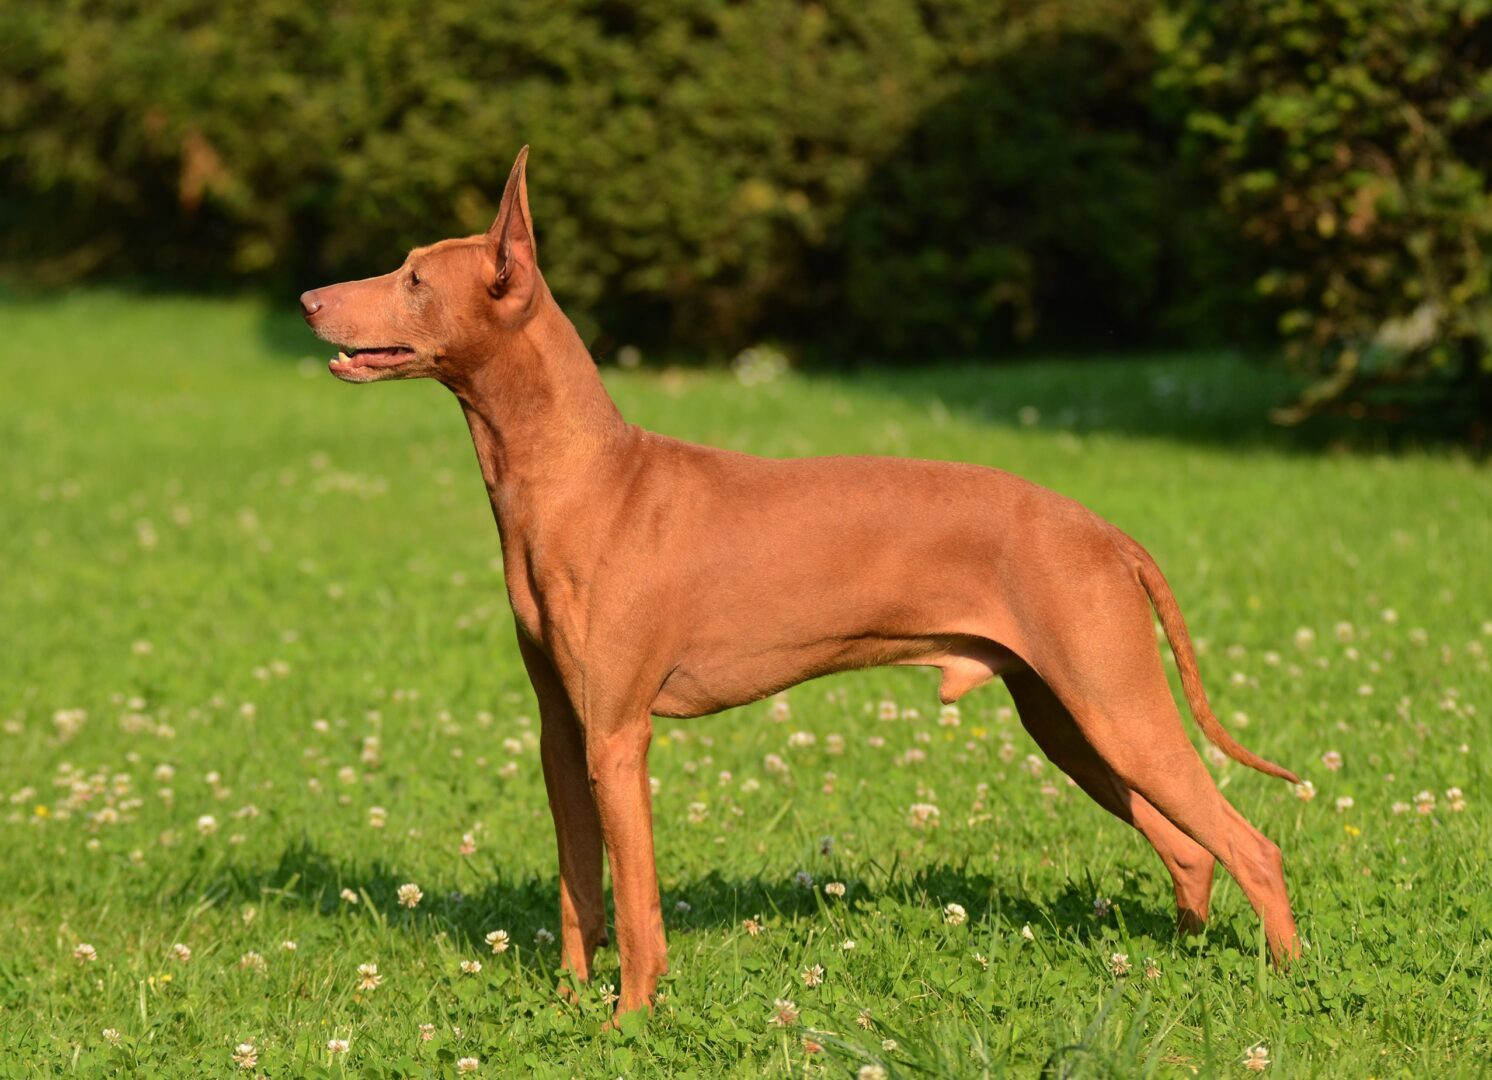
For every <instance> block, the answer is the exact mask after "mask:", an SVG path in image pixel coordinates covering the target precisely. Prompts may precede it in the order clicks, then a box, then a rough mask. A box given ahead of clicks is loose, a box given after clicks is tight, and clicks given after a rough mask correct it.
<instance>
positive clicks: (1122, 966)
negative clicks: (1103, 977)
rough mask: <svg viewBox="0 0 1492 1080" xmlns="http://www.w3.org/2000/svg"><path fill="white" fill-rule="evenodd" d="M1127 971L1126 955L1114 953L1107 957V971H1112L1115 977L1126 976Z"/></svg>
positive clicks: (1127, 956) (1127, 957) (1127, 959)
mask: <svg viewBox="0 0 1492 1080" xmlns="http://www.w3.org/2000/svg"><path fill="white" fill-rule="evenodd" d="M1129 969H1130V963H1129V954H1128V953H1122V952H1116V953H1114V954H1113V955H1112V956H1110V957H1109V970H1110V971H1112V972H1113V973H1114V974H1115V975H1118V976H1120V977H1123V976H1125V975H1128V974H1129Z"/></svg>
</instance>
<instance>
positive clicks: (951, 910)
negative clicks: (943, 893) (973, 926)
mask: <svg viewBox="0 0 1492 1080" xmlns="http://www.w3.org/2000/svg"><path fill="white" fill-rule="evenodd" d="M968 918H969V913H968V912H967V911H965V910H964V906H963V905H962V904H944V905H943V920H944V921H945V922H946V923H948V925H949V926H962V925H963V924H964V923H965V922H967V921H968Z"/></svg>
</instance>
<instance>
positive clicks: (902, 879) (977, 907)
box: [172, 842, 1247, 966]
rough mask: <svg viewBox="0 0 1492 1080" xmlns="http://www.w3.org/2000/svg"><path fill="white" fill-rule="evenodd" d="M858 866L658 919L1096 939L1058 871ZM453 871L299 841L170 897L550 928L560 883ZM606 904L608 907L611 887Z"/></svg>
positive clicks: (749, 888)
mask: <svg viewBox="0 0 1492 1080" xmlns="http://www.w3.org/2000/svg"><path fill="white" fill-rule="evenodd" d="M867 869H868V870H870V871H871V873H872V875H873V876H874V878H876V879H877V880H875V881H867V880H866V879H865V878H861V877H856V876H854V875H849V876H846V877H845V878H844V879H843V880H844V884H845V886H846V894H845V897H844V899H843V900H832V901H831V900H828V899H827V898H826V897H825V896H824V894H823V892H822V888H821V887H820V888H812V889H809V888H804V887H802V886H800V885H798V884H797V883H796V882H794V881H791V880H789V881H781V882H779V881H768V880H765V879H762V878H759V877H753V878H745V879H732V878H728V877H725V876H723V875H721V874H720V873H718V872H716V871H711V872H710V873H708V874H705V875H704V876H702V877H699V878H696V879H694V880H692V881H687V882H683V883H680V884H678V885H676V886H675V887H673V888H666V889H664V890H663V909H664V921H665V924H666V926H667V928H668V929H669V931H671V932H677V931H688V930H699V929H707V928H713V929H722V928H730V927H741V926H742V923H743V922H744V920H746V919H748V918H755V917H761V918H764V919H765V920H766V921H767V922H768V923H772V922H788V923H792V922H796V921H798V920H804V919H811V918H815V917H817V916H818V915H819V914H820V913H821V911H822V909H824V908H825V907H826V906H831V905H838V904H845V905H850V906H851V907H857V906H859V907H861V910H865V908H864V907H863V905H867V904H873V903H874V902H876V901H878V900H889V901H892V902H894V903H896V904H898V905H901V906H904V907H909V908H923V909H934V910H936V909H939V908H941V906H942V904H943V903H944V902H946V901H947V900H950V899H953V898H958V899H959V900H960V902H961V903H963V904H964V905H965V907H966V909H967V915H968V920H969V923H970V924H971V926H972V927H973V928H975V929H976V930H977V929H978V928H980V927H983V926H985V925H988V924H998V923H1000V922H1002V921H1003V924H1004V926H1005V927H1007V928H1010V929H1016V928H1019V927H1021V926H1023V925H1026V924H1029V925H1031V926H1032V927H1033V928H1035V930H1036V932H1037V933H1038V934H1040V935H1042V936H1043V937H1047V938H1048V939H1049V940H1050V938H1051V935H1052V934H1053V933H1054V932H1055V933H1056V934H1058V935H1060V937H1061V939H1062V940H1066V941H1071V942H1076V943H1078V944H1079V945H1081V944H1085V943H1087V942H1088V941H1090V940H1092V939H1094V938H1096V937H1098V936H1099V934H1100V932H1101V931H1102V929H1103V927H1104V926H1105V925H1106V924H1105V923H1104V922H1102V921H1100V920H1099V919H1098V918H1096V917H1095V916H1094V912H1093V900H1094V897H1095V896H1096V895H1097V889H1096V886H1095V885H1094V883H1093V882H1092V881H1091V880H1087V881H1084V882H1081V883H1079V882H1074V881H1068V882H1066V883H1065V884H1064V885H1063V886H1062V888H1061V889H1060V891H1058V892H1055V893H1053V894H1049V895H1047V896H1045V897H1042V896H1033V895H1028V894H1026V893H1024V892H1020V891H1013V890H1011V887H1010V883H1009V882H1002V881H1000V880H997V879H996V878H993V877H991V876H990V875H988V874H984V873H977V872H971V871H969V870H967V869H966V868H961V867H955V866H948V865H935V866H929V867H924V868H922V869H918V870H916V871H913V872H911V873H910V874H904V873H901V872H899V870H898V869H897V868H895V867H893V868H892V870H891V871H889V872H882V871H881V870H879V868H875V867H869V868H867ZM454 878H455V879H458V880H451V879H448V880H444V881H437V882H432V881H428V880H427V881H423V882H421V883H420V887H421V889H422V890H423V896H422V898H421V899H420V901H419V904H418V907H417V909H415V910H413V911H410V910H407V909H405V908H403V907H402V906H401V905H400V901H399V889H400V887H401V886H402V885H404V884H405V883H406V882H408V880H409V877H408V874H407V873H395V872H394V871H393V870H392V869H391V868H390V867H389V866H387V865H386V864H384V863H383V862H381V861H380V860H377V859H373V860H370V861H368V862H367V863H360V862H358V861H357V860H356V859H338V858H335V857H333V856H331V855H328V854H327V853H325V852H324V851H321V850H320V849H318V848H317V847H315V846H314V845H313V844H311V843H310V842H303V843H301V844H298V845H295V846H292V847H289V848H287V849H286V850H285V851H284V852H283V853H282V854H281V856H280V859H279V861H278V862H277V863H276V864H275V865H273V866H265V867H262V868H257V869H254V868H247V869H246V868H243V867H238V866H233V865H229V866H219V867H217V868H214V869H210V870H208V869H206V868H199V869H198V870H195V871H193V873H192V874H191V875H190V876H188V878H187V879H186V880H184V881H182V882H181V883H180V884H179V885H178V886H177V888H176V889H175V890H174V892H173V893H172V902H173V903H176V904H180V905H193V904H198V903H200V902H202V901H203V900H211V901H213V902H215V903H219V904H224V903H246V902H251V901H252V902H266V901H270V902H276V903H280V904H284V905H288V906H291V907H294V908H298V909H299V910H301V911H304V912H309V913H314V914H317V915H321V916H324V917H328V918H331V917H334V916H337V915H339V914H343V913H346V912H347V911H348V909H349V908H350V907H352V906H353V905H351V904H350V903H349V902H348V901H347V900H344V899H343V898H342V893H343V890H345V889H351V890H353V891H354V892H355V893H357V894H358V900H357V904H356V909H357V910H358V911H359V912H366V913H369V914H371V915H372V916H373V917H374V918H377V919H379V920H381V921H386V922H387V924H388V925H389V926H390V927H393V928H395V929H398V930H400V931H403V932H407V933H414V934H432V935H433V934H437V933H443V934H445V935H447V936H448V937H449V938H450V939H451V940H452V942H453V943H455V944H457V945H458V946H461V947H463V948H465V949H467V950H469V951H477V952H480V951H485V949H486V945H485V942H484V938H485V936H486V935H487V934H488V933H489V932H490V931H492V930H493V929H495V928H498V927H502V928H504V929H506V930H507V931H508V932H509V933H510V934H511V935H512V940H513V942H514V944H515V945H519V946H527V945H528V944H529V943H530V942H532V941H533V940H534V935H535V934H536V933H537V932H538V931H539V930H540V929H541V928H542V929H548V930H551V931H554V932H557V931H558V922H557V919H558V914H559V884H558V881H557V880H556V879H555V878H553V877H539V876H528V877H523V878H516V879H515V878H508V877H506V876H505V875H504V874H503V873H502V870H501V868H500V867H498V866H497V865H496V864H491V863H489V864H487V865H485V866H481V865H478V864H477V863H476V860H473V861H472V862H464V863H462V864H461V867H460V870H459V872H458V874H456V875H454ZM977 898H984V899H982V900H981V899H977ZM679 900H687V903H688V910H687V911H683V912H681V911H679V910H678V909H677V908H676V907H675V904H676V902H677V901H679ZM1112 900H1113V902H1114V904H1115V905H1116V906H1117V907H1118V908H1119V909H1120V910H1121V911H1122V912H1123V918H1124V927H1125V929H1126V931H1127V932H1128V933H1129V934H1131V935H1144V936H1149V937H1151V938H1153V939H1154V940H1157V941H1167V940H1169V939H1170V938H1171V937H1172V936H1173V934H1174V931H1175V921H1174V914H1173V912H1172V911H1171V910H1170V909H1169V907H1168V906H1167V907H1164V908H1163V907H1160V906H1157V905H1156V904H1155V903H1154V902H1153V898H1151V897H1146V896H1142V895H1141V894H1140V892H1139V890H1138V888H1137V887H1136V886H1135V885H1134V884H1133V883H1131V884H1128V885H1126V887H1125V888H1124V889H1123V890H1122V891H1120V892H1119V893H1117V894H1115V895H1114V896H1113V897H1112ZM607 906H608V910H611V897H610V895H609V892H608V896H607ZM1109 918H1110V920H1112V919H1113V918H1115V917H1114V916H1110V917H1109ZM1208 933H1209V937H1210V938H1211V939H1212V940H1213V941H1214V942H1215V943H1217V944H1219V945H1222V946H1231V947H1233V948H1237V949H1245V948H1247V946H1246V945H1245V944H1244V943H1243V942H1242V941H1241V940H1240V938H1239V937H1238V935H1237V933H1236V932H1235V930H1234V929H1233V928H1232V927H1231V926H1221V927H1217V926H1214V927H1212V928H1210V929H1209V932H1208ZM534 955H535V959H536V961H537V962H538V963H540V964H541V965H543V966H550V965H553V964H557V962H558V950H557V949H555V950H551V951H549V952H541V953H537V954H534Z"/></svg>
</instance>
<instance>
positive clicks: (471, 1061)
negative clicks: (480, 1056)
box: [456, 1057, 482, 1076]
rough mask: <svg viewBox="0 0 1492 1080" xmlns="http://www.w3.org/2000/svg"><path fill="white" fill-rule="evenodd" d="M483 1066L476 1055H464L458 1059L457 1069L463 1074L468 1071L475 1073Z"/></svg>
mask: <svg viewBox="0 0 1492 1080" xmlns="http://www.w3.org/2000/svg"><path fill="white" fill-rule="evenodd" d="M481 1067H482V1063H481V1062H480V1061H478V1060H477V1059H476V1058H474V1057H464V1058H457V1059H456V1071H457V1072H458V1073H461V1074H462V1075H463V1076H464V1075H466V1074H467V1073H474V1072H476V1071H477V1070H478V1069H480V1068H481Z"/></svg>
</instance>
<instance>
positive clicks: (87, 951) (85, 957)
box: [73, 941, 98, 964]
mask: <svg viewBox="0 0 1492 1080" xmlns="http://www.w3.org/2000/svg"><path fill="white" fill-rule="evenodd" d="M73 959H74V960H76V961H77V962H78V963H80V964H91V963H93V962H94V961H95V960H97V959H98V950H97V949H95V948H94V947H93V946H92V945H89V944H88V943H87V942H86V941H85V942H82V943H80V944H79V945H78V946H77V947H76V948H74V949H73Z"/></svg>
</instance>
